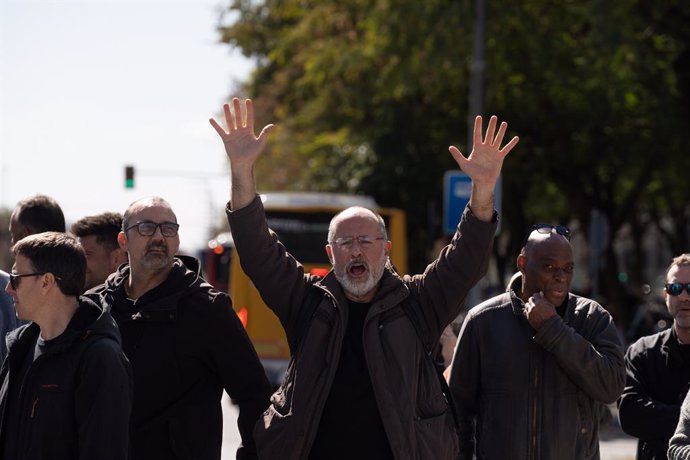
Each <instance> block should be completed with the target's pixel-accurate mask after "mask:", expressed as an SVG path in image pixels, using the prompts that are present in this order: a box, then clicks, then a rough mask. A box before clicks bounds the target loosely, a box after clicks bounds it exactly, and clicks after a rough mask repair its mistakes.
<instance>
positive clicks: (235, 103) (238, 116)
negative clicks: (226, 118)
mask: <svg viewBox="0 0 690 460" xmlns="http://www.w3.org/2000/svg"><path fill="white" fill-rule="evenodd" d="M232 109H233V111H234V112H235V118H234V120H235V129H240V128H241V127H242V107H241V106H240V100H239V99H237V98H236V97H235V98H233V99H232Z"/></svg>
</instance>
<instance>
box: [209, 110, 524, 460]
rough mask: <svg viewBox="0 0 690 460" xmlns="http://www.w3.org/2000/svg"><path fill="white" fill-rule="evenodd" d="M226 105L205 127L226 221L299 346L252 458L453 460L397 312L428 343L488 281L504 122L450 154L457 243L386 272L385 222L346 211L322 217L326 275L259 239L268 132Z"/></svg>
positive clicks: (448, 424) (442, 419) (434, 390)
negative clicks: (223, 181)
mask: <svg viewBox="0 0 690 460" xmlns="http://www.w3.org/2000/svg"><path fill="white" fill-rule="evenodd" d="M233 109H234V114H233V113H231V109H230V106H229V105H227V104H226V105H225V124H226V127H225V128H223V127H221V126H220V125H219V124H218V123H217V122H216V121H215V120H211V124H212V125H213V127H214V128H215V129H216V132H217V133H218V134H219V135H220V137H221V139H222V140H223V143H224V144H225V151H226V154H227V156H228V158H229V160H230V163H231V171H232V201H231V203H229V204H228V207H227V214H228V221H229V222H230V227H231V229H232V233H233V238H234V241H235V247H236V249H237V251H238V254H239V256H240V261H241V263H242V268H243V269H244V271H245V272H246V273H247V274H248V275H249V277H250V278H251V280H252V282H253V283H254V285H255V286H256V287H257V289H258V290H259V292H260V293H261V296H262V298H263V300H264V301H265V302H266V304H267V305H268V306H269V307H270V308H271V309H272V310H273V312H275V314H276V315H277V316H278V318H279V319H280V321H281V323H282V325H283V327H284V328H285V331H286V334H287V337H288V340H290V341H291V343H292V340H293V339H298V340H299V345H298V346H297V347H296V349H293V350H292V352H293V356H292V361H291V364H290V367H289V368H288V371H287V374H286V376H285V379H284V381H283V384H282V385H281V388H280V389H279V390H278V391H277V392H276V393H275V394H274V395H273V397H272V398H271V405H270V406H269V408H268V410H267V411H266V412H265V413H264V416H263V419H262V420H260V421H259V424H258V426H257V430H256V435H257V446H258V448H259V458H261V459H285V460H290V459H294V460H307V459H309V460H325V459H328V460H340V459H354V458H357V459H364V458H367V459H377V460H388V459H409V458H419V459H434V460H452V459H455V456H456V455H457V451H458V444H457V442H458V441H457V434H456V431H455V429H454V422H453V417H452V415H451V414H452V410H451V408H450V407H449V405H448V402H447V401H446V399H445V398H444V394H443V390H442V385H441V382H440V381H439V376H438V374H437V372H436V369H435V367H434V363H433V361H432V360H431V359H430V358H429V357H428V356H427V355H426V353H425V347H424V346H423V344H422V341H421V340H419V339H418V338H417V332H416V331H415V327H414V326H413V323H412V322H411V320H410V316H408V314H407V313H406V310H405V308H406V307H404V306H403V304H405V305H411V304H410V303H408V302H411V301H410V299H416V307H415V308H414V310H413V311H416V312H418V314H419V316H421V317H422V318H423V321H422V322H423V323H424V324H426V327H427V328H428V330H429V334H428V337H427V338H431V339H432V341H433V343H437V342H438V339H439V337H440V336H441V332H442V331H443V329H444V328H445V327H446V325H447V324H448V323H450V322H451V321H452V320H453V319H454V318H455V317H456V316H457V314H458V313H459V311H460V309H461V307H462V304H463V301H464V299H465V297H466V296H467V293H468V291H469V290H470V288H471V287H472V286H474V284H475V283H476V282H477V281H478V280H479V279H480V278H481V277H482V276H484V273H485V272H486V266H487V263H488V257H489V252H490V248H491V244H492V241H493V235H494V232H495V229H496V222H497V218H496V213H495V211H494V202H493V191H494V186H495V185H496V179H497V177H498V175H499V173H500V171H501V166H502V164H503V159H504V158H505V156H506V155H507V154H508V152H510V151H511V149H512V148H513V147H514V146H515V145H516V144H517V142H518V139H517V138H516V137H515V138H513V139H512V140H511V141H510V142H508V143H507V144H506V145H505V146H504V147H501V145H502V143H503V137H504V135H505V132H506V129H507V124H506V123H502V124H501V125H500V127H497V120H496V117H491V120H490V121H489V125H488V128H487V132H486V137H485V138H482V119H481V117H477V119H476V121H475V127H474V149H473V151H472V153H471V154H470V156H469V158H466V157H465V156H463V154H462V153H460V151H459V150H458V149H457V148H455V147H450V152H451V154H452V155H453V156H454V158H455V160H456V161H457V163H458V164H459V165H460V167H461V168H462V169H463V170H464V171H465V172H466V173H467V174H468V176H470V177H471V178H472V183H473V185H472V196H471V198H470V203H469V207H468V208H467V209H466V210H465V212H464V214H463V216H462V219H461V221H460V224H459V226H458V231H457V232H456V234H455V236H454V238H453V240H452V241H451V243H450V244H449V245H448V246H446V247H445V248H444V249H443V250H442V251H441V254H440V256H439V258H438V259H437V260H436V261H434V262H433V263H432V264H430V265H429V266H428V267H427V269H426V271H425V273H424V274H420V275H414V276H410V275H405V276H400V275H398V274H397V273H395V271H394V270H393V269H392V267H391V266H390V264H389V263H388V253H389V251H390V248H391V242H390V241H389V240H388V237H387V235H386V228H385V225H384V223H383V220H382V219H381V217H380V216H378V215H377V214H375V213H374V212H373V211H371V210H369V209H365V208H360V207H355V208H348V209H346V210H344V211H343V212H342V213H340V214H338V215H337V216H335V217H334V218H333V219H332V220H331V223H330V226H329V230H328V241H326V242H324V243H325V250H326V253H327V254H328V257H329V259H330V261H331V264H332V266H333V270H332V271H331V272H329V273H328V274H327V275H325V276H323V277H322V276H317V275H309V274H305V273H304V268H303V267H302V265H301V264H300V263H299V262H298V261H297V260H295V259H294V258H293V257H292V255H291V254H289V253H288V252H287V251H286V249H285V247H284V246H283V245H282V244H281V243H280V242H279V241H278V239H277V237H276V235H275V233H273V232H271V231H270V230H269V229H268V225H267V223H266V218H265V215H264V210H263V207H262V203H261V200H260V198H259V197H258V196H257V193H256V187H255V182H254V174H253V170H254V163H255V161H256V160H257V159H258V157H259V155H260V154H261V152H262V150H263V148H264V146H265V144H266V139H267V135H268V133H269V132H270V130H271V128H272V125H269V126H267V127H265V128H264V129H263V131H262V132H261V134H260V135H259V137H258V138H257V137H256V136H255V134H254V115H253V109H252V103H251V101H250V100H245V101H244V115H243V111H242V107H241V103H240V101H239V99H237V98H235V99H233ZM314 293H317V294H314ZM314 298H315V299H316V304H315V305H313V308H310V306H312V303H313V299H314ZM305 311H306V312H307V313H308V315H305V314H304V312H305ZM312 312H313V314H312Z"/></svg>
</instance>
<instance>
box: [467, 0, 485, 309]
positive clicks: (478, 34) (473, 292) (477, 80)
mask: <svg viewBox="0 0 690 460" xmlns="http://www.w3.org/2000/svg"><path fill="white" fill-rule="evenodd" d="M474 9H475V16H474V25H473V31H474V37H473V46H472V64H471V68H470V95H469V102H470V105H469V111H468V113H467V118H468V120H467V125H468V126H467V151H466V154H467V155H469V154H470V152H472V148H473V137H474V118H475V117H476V116H477V115H482V112H483V111H484V69H485V67H486V65H485V62H484V49H485V47H486V46H485V45H486V44H485V37H484V36H485V32H484V24H485V22H486V1H485V0H475V2H474ZM482 297H483V293H482V292H481V289H480V287H479V286H475V287H473V288H472V289H470V292H469V293H468V294H467V300H466V301H465V309H466V310H467V309H469V308H472V307H474V306H475V305H477V304H479V303H480V302H481V301H482V300H483V299H482Z"/></svg>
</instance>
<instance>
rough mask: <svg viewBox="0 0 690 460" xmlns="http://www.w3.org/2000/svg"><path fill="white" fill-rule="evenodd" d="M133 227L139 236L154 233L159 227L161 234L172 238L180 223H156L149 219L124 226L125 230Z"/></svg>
mask: <svg viewBox="0 0 690 460" xmlns="http://www.w3.org/2000/svg"><path fill="white" fill-rule="evenodd" d="M134 227H136V228H137V232H139V234H140V235H141V236H151V235H153V234H154V233H156V229H157V228H158V227H160V229H161V235H163V236H165V237H167V238H172V237H173V236H177V230H178V229H179V228H180V224H178V223H176V222H161V223H160V224H157V223H155V222H151V221H150V220H142V221H139V222H137V223H136V224H132V225H130V226H129V227H127V228H125V232H126V231H127V230H130V229H132V228H134Z"/></svg>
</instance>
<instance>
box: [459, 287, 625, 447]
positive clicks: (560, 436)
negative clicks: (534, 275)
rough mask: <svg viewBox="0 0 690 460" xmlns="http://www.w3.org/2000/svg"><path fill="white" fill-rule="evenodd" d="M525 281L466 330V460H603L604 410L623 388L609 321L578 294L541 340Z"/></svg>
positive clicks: (462, 403) (462, 380) (462, 358)
mask: <svg viewBox="0 0 690 460" xmlns="http://www.w3.org/2000/svg"><path fill="white" fill-rule="evenodd" d="M521 282H522V278H521V277H517V278H516V279H514V280H513V282H512V283H511V285H510V286H509V290H508V292H506V293H504V294H501V295H499V296H496V297H494V298H491V299H489V300H487V301H486V302H483V303H481V304H479V305H478V306H476V307H474V308H472V309H471V310H470V311H469V313H468V314H467V318H466V319H465V322H464V324H463V327H462V329H461V331H460V336H459V338H458V344H457V346H456V349H455V356H454V357H453V364H452V368H451V373H450V379H449V384H450V389H451V393H452V395H453V401H454V402H455V404H456V407H457V412H458V418H459V419H460V448H461V456H460V458H461V459H472V458H473V457H472V456H473V454H474V455H476V458H477V459H479V460H496V459H506V458H510V459H514V460H528V459H530V460H531V459H534V460H542V459H543V460H552V459H559V460H568V459H573V460H575V459H577V460H581V459H598V458H599V423H600V420H601V418H602V414H603V413H604V411H605V410H606V407H605V404H609V403H612V402H614V401H615V400H616V399H617V398H618V396H619V395H620V394H621V392H622V391H623V385H624V383H625V365H624V363H623V347H622V345H621V343H620V340H619V337H618V332H617V330H616V327H615V325H614V324H613V320H612V319H611V315H610V314H609V313H608V312H607V311H606V310H605V309H604V308H603V307H602V306H601V305H599V304H598V303H596V302H594V301H593V300H589V299H586V298H584V297H579V296H577V295H574V294H572V293H570V294H568V296H567V298H566V300H565V301H564V306H565V313H564V314H563V317H561V316H559V315H556V316H554V317H553V318H550V319H548V320H547V321H546V322H545V323H544V325H543V326H542V327H541V328H540V329H539V330H538V331H535V330H534V329H533V328H532V327H531V326H530V324H529V323H528V322H527V318H526V317H525V315H524V304H523V302H522V300H520V298H519V296H518V294H517V293H519V292H520V290H521Z"/></svg>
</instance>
